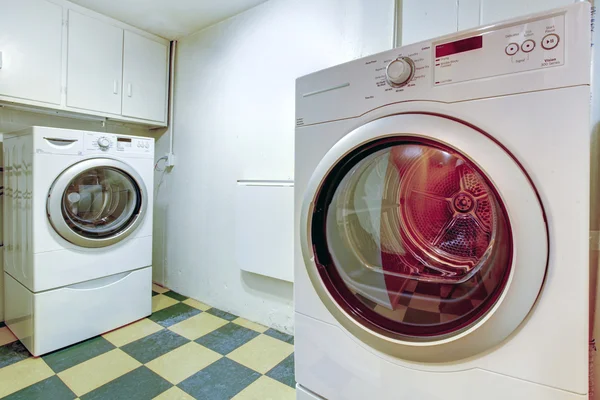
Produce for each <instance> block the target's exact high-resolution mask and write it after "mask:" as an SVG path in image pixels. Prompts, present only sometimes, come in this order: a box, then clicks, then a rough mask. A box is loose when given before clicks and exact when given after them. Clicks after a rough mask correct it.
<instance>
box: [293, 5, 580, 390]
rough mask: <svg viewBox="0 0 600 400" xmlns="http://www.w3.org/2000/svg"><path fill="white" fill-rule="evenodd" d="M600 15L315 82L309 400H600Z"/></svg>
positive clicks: (305, 165)
mask: <svg viewBox="0 0 600 400" xmlns="http://www.w3.org/2000/svg"><path fill="white" fill-rule="evenodd" d="M589 27H590V6H589V3H587V2H581V3H577V4H575V5H573V6H570V7H567V8H562V9H557V10H554V11H552V12H549V13H544V14H539V15H533V16H531V17H527V18H523V19H518V20H512V21H508V22H505V23H499V24H496V25H493V26H487V27H483V28H478V29H474V30H470V31H466V32H460V33H457V34H454V35H449V36H445V37H441V38H437V39H433V40H429V41H425V42H421V43H417V44H413V45H409V46H406V47H402V48H398V49H394V50H390V51H387V52H384V53H380V54H376V55H373V56H370V57H366V58H364V59H360V60H356V61H352V62H349V63H346V64H343V65H340V66H337V67H334V68H330V69H326V70H323V71H320V72H316V73H314V74H311V75H308V76H305V77H302V78H299V79H298V80H297V83H296V93H297V95H296V118H297V119H296V123H297V128H296V145H295V152H296V160H295V163H296V167H295V227H296V229H295V230H296V238H295V243H296V247H295V248H296V251H295V310H296V317H295V327H296V333H295V334H296V336H295V345H296V351H295V357H296V380H297V382H298V392H297V393H298V398H299V399H321V398H325V399H329V400H338V399H339V400H358V399H361V400H362V399H379V400H386V399H390V400H391V399H404V398H406V399H418V400H433V399H436V400H437V399H446V400H459V399H460V400H479V399H487V400H506V399H527V400H574V399H587V394H588V334H589V333H588V328H589V323H588V309H589V307H588V299H589V290H588V284H589V271H588V265H589V264H588V248H589V245H588V241H589V196H590V190H589V180H590V162H589V154H590V123H589V121H590V29H589Z"/></svg>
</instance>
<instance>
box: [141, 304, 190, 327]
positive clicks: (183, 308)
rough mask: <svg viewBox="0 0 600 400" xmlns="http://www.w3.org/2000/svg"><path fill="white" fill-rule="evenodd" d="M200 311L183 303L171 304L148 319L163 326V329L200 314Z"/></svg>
mask: <svg viewBox="0 0 600 400" xmlns="http://www.w3.org/2000/svg"><path fill="white" fill-rule="evenodd" d="M201 312H202V311H200V310H198V309H197V308H194V307H190V306H188V305H187V304H184V303H177V304H173V305H172V306H171V307H167V308H164V309H162V310H160V311H157V312H155V313H153V314H152V315H151V316H150V317H148V318H149V319H151V320H152V321H154V322H156V323H157V324H160V325H162V326H164V327H165V328H167V327H169V326H171V325H175V324H176V323H178V322H181V321H183V320H185V319H188V318H190V317H193V316H194V315H197V314H200V313H201Z"/></svg>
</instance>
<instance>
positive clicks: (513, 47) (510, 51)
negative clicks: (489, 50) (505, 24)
mask: <svg viewBox="0 0 600 400" xmlns="http://www.w3.org/2000/svg"><path fill="white" fill-rule="evenodd" d="M517 51H519V45H518V44H516V43H511V44H509V45H508V46H506V49H504V52H505V53H506V54H507V55H509V56H513V55H515V54H517Z"/></svg>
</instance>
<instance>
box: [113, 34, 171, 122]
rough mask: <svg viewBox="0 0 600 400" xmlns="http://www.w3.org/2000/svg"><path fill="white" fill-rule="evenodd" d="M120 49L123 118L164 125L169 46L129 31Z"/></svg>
mask: <svg viewBox="0 0 600 400" xmlns="http://www.w3.org/2000/svg"><path fill="white" fill-rule="evenodd" d="M123 46H124V52H123V57H124V59H123V115H127V116H129V117H134V118H143V119H149V120H153V121H164V120H165V116H166V114H165V111H166V99H167V85H168V81H167V64H168V54H169V48H168V46H166V45H164V44H161V43H158V42H155V41H154V40H150V39H147V38H145V37H143V36H140V35H138V34H135V33H133V32H129V31H125V38H124V45H123Z"/></svg>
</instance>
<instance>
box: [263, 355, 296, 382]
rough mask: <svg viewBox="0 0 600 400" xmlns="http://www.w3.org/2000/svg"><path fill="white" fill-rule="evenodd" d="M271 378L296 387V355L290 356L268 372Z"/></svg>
mask: <svg viewBox="0 0 600 400" xmlns="http://www.w3.org/2000/svg"><path fill="white" fill-rule="evenodd" d="M265 375H267V376H268V377H270V378H273V379H275V380H277V381H279V382H281V383H283V384H285V385H288V386H290V387H292V388H293V387H296V374H295V370H294V354H290V355H289V356H288V357H286V358H285V359H284V360H283V361H282V362H280V363H279V364H277V365H276V366H275V367H273V369H271V370H270V371H269V372H267V373H266V374H265Z"/></svg>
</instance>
